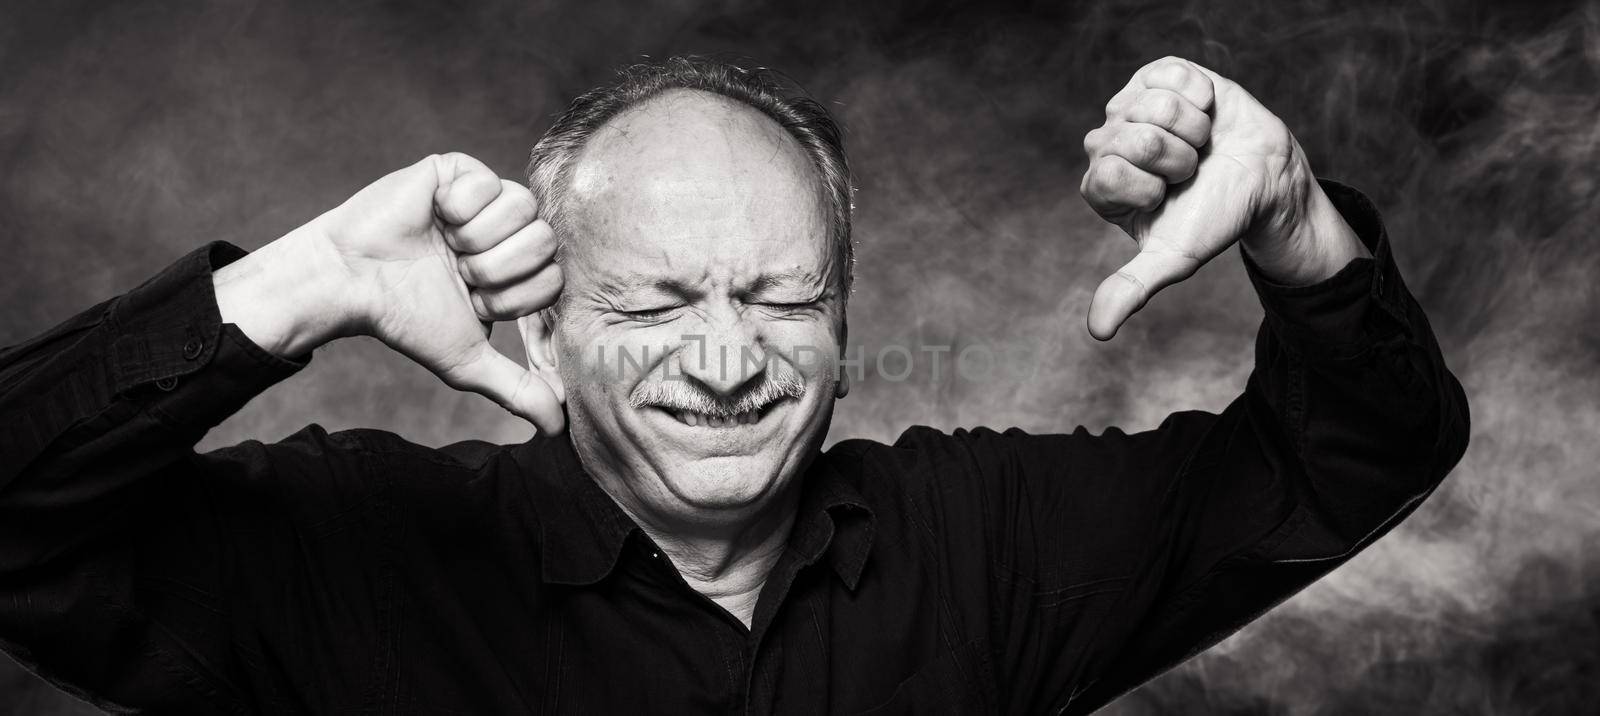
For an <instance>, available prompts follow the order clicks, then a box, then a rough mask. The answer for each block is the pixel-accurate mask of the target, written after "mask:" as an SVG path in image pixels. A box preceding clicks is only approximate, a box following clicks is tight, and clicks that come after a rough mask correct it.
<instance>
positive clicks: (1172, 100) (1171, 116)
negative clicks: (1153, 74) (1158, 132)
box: [1145, 92, 1182, 129]
mask: <svg viewBox="0 0 1600 716" xmlns="http://www.w3.org/2000/svg"><path fill="white" fill-rule="evenodd" d="M1181 109H1182V107H1181V106H1180V105H1179V104H1178V96H1177V95H1176V94H1173V93H1171V92H1152V93H1150V94H1149V95H1147V98H1146V100H1145V111H1147V112H1148V113H1149V116H1150V123H1151V124H1157V125H1160V126H1162V127H1166V128H1168V129H1171V128H1172V127H1173V126H1174V125H1176V124H1177V123H1178V113H1179V112H1180V111H1181Z"/></svg>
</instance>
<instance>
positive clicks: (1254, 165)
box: [1080, 57, 1369, 340]
mask: <svg viewBox="0 0 1600 716" xmlns="http://www.w3.org/2000/svg"><path fill="white" fill-rule="evenodd" d="M1083 145H1084V149H1085V151H1087V152H1088V154H1089V169H1088V171H1086V172H1084V175H1083V183H1082V185H1081V187H1080V191H1081V192H1082V193H1083V198H1084V200H1086V201H1087V202H1088V203H1089V206H1090V207H1092V208H1093V209H1094V210H1095V212H1096V213H1098V214H1100V216H1102V217H1104V218H1105V219H1106V220H1107V221H1110V222H1112V223H1114V224H1116V225H1118V226H1120V227H1122V229H1123V231H1125V232H1127V233H1128V235H1129V236H1131V237H1133V240H1134V241H1135V242H1136V243H1137V244H1138V245H1139V254H1138V255H1137V256H1135V257H1134V258H1133V260H1131V261H1129V262H1128V263H1127V264H1126V265H1124V266H1123V267H1122V268H1121V269H1120V270H1118V271H1117V272H1116V273H1115V274H1113V275H1111V276H1110V277H1107V278H1106V279H1105V281H1103V282H1101V284H1100V287H1099V288H1098V289H1097V290H1096V291H1095V294H1094V300H1093V301H1092V302H1091V303H1090V306H1089V333H1090V334H1091V335H1093V336H1094V337H1095V338H1098V339H1100V340H1109V339H1110V338H1111V337H1112V336H1113V335H1115V334H1116V332H1117V329H1118V328H1120V327H1121V326H1122V324H1123V322H1124V321H1126V320H1128V317H1129V316H1131V315H1133V313H1134V312H1135V311H1138V310H1139V309H1140V308H1142V307H1144V304H1145V303H1146V302H1147V301H1149V300H1150V297H1151V296H1152V295H1154V294H1155V293H1156V292H1157V291H1160V290H1161V289H1163V288H1166V287H1167V286H1170V285H1172V284H1174V283H1177V282H1178V281H1182V280H1184V279H1186V278H1188V277H1189V276H1191V275H1193V274H1194V272H1195V271H1196V270H1198V269H1199V268H1200V266H1201V265H1202V264H1204V263H1205V262H1207V261H1209V260H1211V259H1212V258H1213V257H1215V256H1216V255H1218V254H1220V253H1222V252H1223V251H1224V250H1225V249H1227V248H1228V246H1230V245H1232V244H1233V242H1235V241H1239V242H1242V244H1243V247H1244V250H1245V251H1246V252H1247V253H1249V254H1250V257H1251V258H1252V259H1254V260H1255V262H1256V264H1257V265H1258V266H1259V267H1260V268H1261V269H1262V271H1263V272H1264V273H1266V275H1267V277H1268V278H1269V279H1271V280H1273V281H1274V282H1277V283H1283V284H1287V285H1306V284H1311V283H1316V282H1318V281H1321V280H1323V279H1325V278H1327V277H1329V276H1332V275H1333V274H1334V273H1336V272H1338V271H1339V269H1341V268H1343V267H1344V266H1345V265H1346V264H1348V263H1349V262H1350V260H1351V259H1354V258H1358V257H1361V256H1367V255H1369V254H1368V252H1367V249H1366V247H1365V246H1364V245H1362V243H1361V241H1360V240H1359V239H1358V238H1357V237H1356V235H1355V232H1354V231H1352V230H1351V229H1350V227H1349V225H1348V224H1346V223H1345V221H1344V219H1343V218H1342V217H1341V216H1340V215H1339V212H1338V211H1337V210H1336V209H1335V208H1334V207H1333V204H1332V202H1330V201H1329V200H1328V197H1327V195H1326V194H1324V193H1323V191H1322V188H1321V187H1320V186H1319V185H1318V184H1317V181H1316V177H1315V176H1314V175H1313V174H1312V173H1311V166H1310V164H1309V163H1307V161H1306V158H1305V152H1304V151H1302V150H1301V149H1300V145H1299V143H1297V142H1296V141H1295V139H1294V136H1293V135H1291V134H1290V133H1289V130H1288V128H1287V127H1285V126H1284V124H1283V122H1282V120H1279V119H1278V117H1277V116H1276V115H1274V114H1273V113H1272V112H1270V111H1268V110H1267V108H1266V107H1263V106H1261V103H1260V102H1257V101H1256V99H1255V98H1254V97H1252V96H1250V93H1249V92H1246V91H1245V90H1244V88H1242V87H1240V86H1239V85H1237V84H1235V83H1234V82H1233V81H1231V80H1229V79H1227V78H1225V77H1222V76H1221V75H1218V74H1217V73H1215V72H1212V71H1211V70H1208V69H1206V68H1204V67H1201V66H1199V65H1197V64H1195V63H1193V62H1189V61H1187V60H1184V59H1181V58H1177V57H1167V58H1163V59H1160V60H1157V61H1155V62H1152V63H1150V64H1148V65H1145V66H1144V67H1143V68H1141V69H1140V70H1139V71H1138V72H1137V73H1135V74H1134V76H1133V79H1132V80H1130V81H1129V82H1128V85H1127V86H1126V87H1124V88H1123V89H1122V91H1120V92H1118V93H1117V94H1116V96H1115V97H1112V98H1111V101H1110V102H1109V103H1108V104H1107V105H1106V122H1105V124H1104V125H1103V126H1101V127H1100V128H1098V129H1095V130H1093V131H1091V132H1089V134H1088V135H1087V136H1085V137H1084V140H1083Z"/></svg>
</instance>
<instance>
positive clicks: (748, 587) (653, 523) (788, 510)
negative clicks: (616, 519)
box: [601, 481, 799, 627]
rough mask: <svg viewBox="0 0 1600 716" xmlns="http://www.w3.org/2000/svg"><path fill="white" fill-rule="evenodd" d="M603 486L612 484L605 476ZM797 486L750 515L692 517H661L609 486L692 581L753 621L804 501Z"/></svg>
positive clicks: (708, 595)
mask: <svg viewBox="0 0 1600 716" xmlns="http://www.w3.org/2000/svg"><path fill="white" fill-rule="evenodd" d="M601 486H602V487H608V486H607V485H606V484H605V482H604V481H601ZM796 487H797V486H794V485H791V486H790V489H787V490H785V491H784V492H783V493H782V494H780V495H778V496H777V498H776V499H774V500H772V502H771V503H769V504H766V505H763V506H761V507H760V508H759V509H757V510H755V511H754V512H752V513H750V514H748V515H738V516H733V517H729V516H724V515H713V516H710V517H709V518H705V519H691V520H683V519H672V518H667V519H662V518H660V517H659V516H654V515H652V514H651V511H649V510H645V509H635V505H633V504H630V502H631V501H630V500H627V499H621V498H620V496H619V495H617V494H615V493H614V492H612V491H611V490H610V489H607V490H606V492H607V493H608V494H610V495H611V497H612V499H613V500H615V501H616V503H617V505H618V506H619V507H621V508H622V510H623V512H625V513H627V515H628V516H629V517H631V518H633V521H634V522H635V523H637V524H638V525H639V527H640V529H643V530H644V532H645V534H647V535H649V536H650V539H651V540H653V541H654V542H655V543H656V545H657V546H659V547H660V548H661V550H662V551H663V552H665V553H666V555H667V556H668V557H670V558H671V559H672V565H673V566H674V567H675V568H677V570H678V573H679V574H680V575H682V576H683V580H684V581H685V582H687V583H688V584H689V586H690V587H692V588H693V589H694V590H695V591H696V592H699V593H700V594H703V595H705V597H706V598H707V599H710V600H711V601H713V602H716V603H717V604H718V605H719V606H721V607H722V608H723V609H726V610H728V613H730V614H732V615H733V616H735V617H737V618H738V619H739V621H741V622H743V623H744V625H745V626H746V627H749V626H750V624H751V621H752V620H753V619H754V617H755V610H756V602H757V600H759V599H760V597H761V588H762V587H763V586H765V585H766V583H767V575H768V574H769V573H770V572H771V571H772V567H773V565H775V564H777V562H778V557H779V555H781V554H783V549H784V546H785V545H787V544H788V541H789V531H790V528H792V527H793V525H794V518H795V513H796V511H797V510H798V505H799V490H798V489H795V488H796Z"/></svg>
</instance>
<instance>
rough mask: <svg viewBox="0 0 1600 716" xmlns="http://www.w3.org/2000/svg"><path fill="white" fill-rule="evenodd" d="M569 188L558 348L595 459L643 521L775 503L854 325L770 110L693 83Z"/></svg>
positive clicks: (575, 418) (821, 213) (628, 125)
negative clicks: (848, 327)
mask: <svg viewBox="0 0 1600 716" xmlns="http://www.w3.org/2000/svg"><path fill="white" fill-rule="evenodd" d="M568 197H569V200H568V204H567V221H568V235H567V238H568V242H569V243H568V248H567V254H566V257H567V258H566V260H565V263H564V265H563V271H564V273H565V277H566V287H565V288H564V289H563V294H562V297H561V303H560V313H559V315H560V318H559V320H558V321H557V325H556V326H555V327H554V335H553V338H554V341H555V347H556V352H557V355H558V356H559V359H560V363H561V374H562V378H563V381H564V382H565V383H566V390H567V398H568V402H567V409H568V414H569V416H570V419H571V424H572V437H573V442H574V444H575V445H576V446H577V448H578V450H579V453H580V455H581V456H582V458H583V460H584V463H585V465H586V466H587V467H588V468H589V471H590V472H591V473H593V474H595V476H596V478H597V479H599V480H600V481H601V482H602V483H603V484H604V485H605V486H606V487H607V488H608V490H609V491H610V492H611V494H612V495H614V496H616V497H617V498H618V499H619V500H620V501H621V502H623V504H624V506H625V507H627V508H629V510H630V511H632V512H634V513H635V515H634V516H635V517H636V518H640V519H646V520H651V521H663V520H665V521H675V522H680V523H682V522H688V523H702V524H712V523H724V522H727V521H729V520H736V519H740V518H742V517H746V516H749V515H750V514H751V513H753V512H755V511H758V510H760V509H761V508H763V507H764V506H766V505H769V504H772V503H773V498H775V497H777V496H779V495H781V494H785V492H786V491H785V488H787V487H789V486H790V485H791V484H792V483H793V482H794V478H795V477H796V476H797V475H798V474H799V472H800V471H801V470H802V469H803V467H804V464H805V461H806V458H807V455H809V454H810V453H811V452H812V450H813V449H814V448H815V447H816V445H817V444H819V443H820V441H821V439H822V437H823V433H824V432H826V429H827V424H828V419H829V416H830V415H831V413H832V406H833V398H834V387H835V375H834V372H833V370H832V366H833V365H834V363H833V360H834V358H835V357H836V356H837V355H838V350H839V345H840V342H841V340H842V333H843V329H844V314H843V310H844V309H843V306H844V301H843V296H841V295H840V290H841V289H840V284H841V281H840V280H839V277H838V276H837V275H835V273H836V271H835V262H834V260H833V259H834V257H833V254H832V249H831V245H830V241H829V238H828V232H827V226H828V224H827V220H826V217H827V207H826V205H825V203H824V201H823V199H822V195H821V192H820V191H819V188H818V184H817V179H816V178H815V174H814V170H813V169H812V168H811V165H810V163H809V161H808V159H807V158H806V156H805V155H804V154H803V152H802V150H801V149H800V147H799V145H798V144H796V143H795V142H794V140H793V139H791V138H790V137H789V136H788V135H787V134H786V133H785V132H784V130H783V129H782V128H781V127H779V126H778V125H777V124H776V123H774V122H773V121H772V120H770V119H768V118H766V117H764V116H763V115H761V114H759V113H758V112H757V111H755V110H753V109H751V108H748V107H744V106H742V105H739V104H737V103H735V102H732V101H730V100H727V99H725V98H721V97H717V96H715V95H710V94H706V93H700V92H693V91H679V92H675V93H671V94H668V95H663V96H662V97H659V98H656V99H655V100H652V101H650V102H648V103H647V104H645V105H642V106H640V107H636V108H634V109H632V110H630V111H629V112H627V113H625V114H623V115H622V116H619V117H617V118H615V119H613V120H612V121H611V122H610V123H608V124H607V125H606V126H605V127H603V128H602V129H601V130H600V131H599V132H598V133H597V134H596V135H595V136H594V137H593V138H592V139H591V141H590V143H589V145H588V146H587V147H586V148H585V150H584V152H583V153H582V155H580V157H579V158H578V159H577V160H576V162H575V164H574V166H573V172H572V175H571V181H570V184H569V193H568ZM641 512H643V513H644V514H640V513H641Z"/></svg>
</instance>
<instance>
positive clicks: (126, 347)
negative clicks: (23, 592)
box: [0, 244, 299, 571]
mask: <svg viewBox="0 0 1600 716" xmlns="http://www.w3.org/2000/svg"><path fill="white" fill-rule="evenodd" d="M241 253H242V252H240V251H239V250H238V249H236V248H233V247H230V246H226V245H221V244H218V245H213V246H211V247H207V248H206V249H201V250H200V251H196V252H194V253H192V254H190V255H189V256H187V257H185V258H184V259H183V260H181V261H179V262H178V263H177V264H175V265H174V266H173V267H171V268H169V269H168V270H167V271H164V272H163V273H162V274H160V275H158V276H157V277H155V278H154V279H152V280H151V281H149V282H147V283H145V284H144V285H142V286H140V287H138V288H136V289H134V290H133V291H130V292H129V293H127V294H124V295H123V296H120V297H118V298H116V299H115V300H113V301H110V302H108V303H106V304H104V305H103V306H102V307H100V308H97V309H95V310H93V311H90V312H86V313H84V314H82V315H80V316H78V317H77V318H74V319H73V320H71V321H69V322H67V323H66V324H63V326H61V327H58V328H57V329H55V330H52V331H50V332H48V333H46V334H45V335H43V336H41V337H39V338H37V339H35V340H33V341H30V342H28V343H25V344H23V345H20V346H17V347H15V348H11V349H8V350H6V351H4V352H3V353H0V454H3V456H4V460H0V571H5V570H9V569H16V568H21V567H25V566H27V565H29V564H34V563H37V562H38V561H40V560H44V559H48V558H50V556H51V555H53V554H57V553H59V551H60V550H61V549H62V548H63V547H64V546H67V545H70V544H72V543H75V542H78V541H81V540H83V539H87V538H89V537H91V536H92V535H93V534H96V533H98V532H102V531H104V530H105V529H109V528H110V527H109V525H108V524H107V523H108V521H109V520H108V517H109V516H110V515H112V514H116V513H118V511H119V510H121V509H122V508H123V506H125V505H126V504H127V502H126V500H125V499H124V498H125V497H126V496H127V495H128V494H130V490H134V491H136V490H137V489H138V488H137V486H138V485H140V484H146V483H147V481H148V480H150V479H152V478H156V477H158V476H160V475H163V474H165V473H166V472H167V471H169V470H170V469H172V467H173V466H175V465H178V464H179V463H180V462H181V461H183V460H184V459H185V458H186V457H188V456H190V455H191V454H192V453H191V450H192V447H193V445H194V444H195V443H196V442H197V441H198V440H199V439H200V438H201V436H203V435H204V434H205V433H206V431H207V430H209V429H210V428H211V427H212V426H214V425H216V424H217V423H219V422H221V421H222V420H224V419H226V418H227V417H228V416H229V415H231V414H233V413H234V412H235V411H237V410H238V409H239V408H240V407H242V406H243V405H244V404H245V403H246V402H248V401H249V400H250V399H251V398H253V397H254V396H255V395H257V394H258V393H260V392H261V391H263V390H265V389H266V388H267V387H269V386H271V385H273V384H274V383H276V382H278V381H279V380H282V379H283V378H284V377H286V376H288V375H290V374H292V373H293V372H294V371H295V370H297V369H298V368H299V364H296V363H294V362H291V361H286V360H283V359H280V358H276V357H274V356H271V355H269V354H267V353H266V352H264V351H262V350H261V349H260V348H259V347H257V346H255V345H253V344H252V343H250V341H249V339H248V338H246V337H245V336H243V335H242V334H240V333H239V332H238V331H237V330H235V329H233V328H231V327H227V326H224V325H223V324H222V323H221V321H220V319H219V317H218V313H217V308H216V303H215V299H214V298H213V294H212V271H211V268H212V264H213V262H216V263H218V264H223V263H226V262H227V261H229V260H230V259H233V258H237V257H238V256H239V255H240V254H241Z"/></svg>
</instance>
